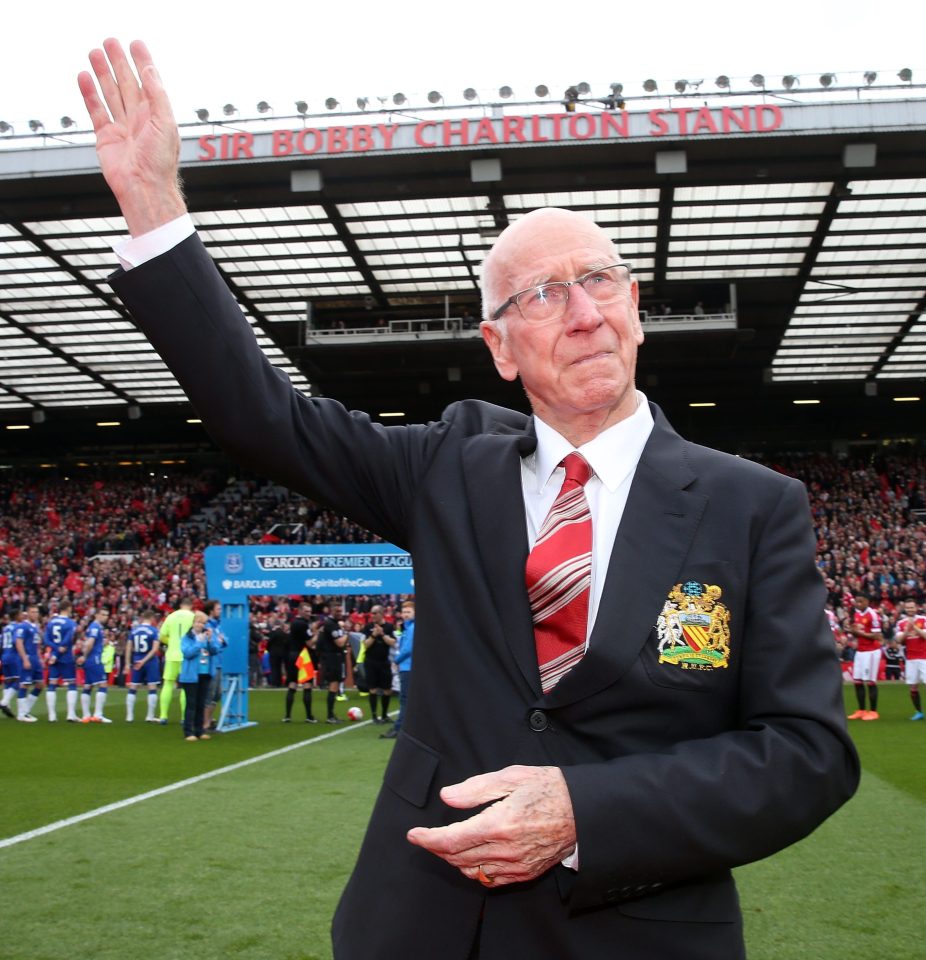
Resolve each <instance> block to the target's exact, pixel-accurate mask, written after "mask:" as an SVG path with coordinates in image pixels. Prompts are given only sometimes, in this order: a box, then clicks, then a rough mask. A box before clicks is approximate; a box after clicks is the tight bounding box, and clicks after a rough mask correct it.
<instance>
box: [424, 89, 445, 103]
mask: <svg viewBox="0 0 926 960" xmlns="http://www.w3.org/2000/svg"><path fill="white" fill-rule="evenodd" d="M443 99H444V98H443V97H442V96H441V95H440V91H439V90H432V91H431V92H430V93H429V94H428V103H440V102H441V100H443Z"/></svg>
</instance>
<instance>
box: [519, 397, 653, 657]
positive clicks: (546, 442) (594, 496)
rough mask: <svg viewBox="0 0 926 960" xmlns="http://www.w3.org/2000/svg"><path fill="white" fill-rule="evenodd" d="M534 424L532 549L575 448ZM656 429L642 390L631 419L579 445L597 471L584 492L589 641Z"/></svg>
mask: <svg viewBox="0 0 926 960" xmlns="http://www.w3.org/2000/svg"><path fill="white" fill-rule="evenodd" d="M534 424H535V426H536V430H537V449H536V450H535V451H534V452H533V453H531V454H529V455H528V456H526V457H524V458H523V459H522V460H521V489H522V491H523V493H524V510H525V512H526V514H527V539H528V548H533V546H534V541H535V540H536V539H537V531H538V530H539V529H540V527H541V526H542V525H543V521H544V520H545V519H546V516H547V514H548V513H549V512H550V507H552V506H553V501H554V500H555V499H556V497H557V494H558V493H559V491H560V487H562V485H563V480H564V479H565V477H566V470H565V469H564V468H563V467H561V466H560V465H559V464H560V463H561V462H562V460H563V458H564V457H565V456H566V455H567V454H570V453H572V452H573V451H575V450H576V448H575V447H573V445H572V444H571V443H570V442H569V441H568V440H566V438H565V437H562V436H561V435H560V434H558V433H557V432H556V431H555V430H554V429H553V428H552V427H550V426H548V425H547V424H546V423H544V422H543V420H541V419H540V418H539V417H537V416H535V417H534ZM652 429H653V415H652V414H651V413H650V409H649V404H648V403H647V401H646V397H645V396H644V395H643V394H642V393H640V391H639V390H638V391H637V409H636V410H635V411H634V412H633V413H632V414H631V415H630V416H629V417H627V418H626V419H624V420H621V421H620V422H619V423H615V424H614V426H613V427H608V429H607V430H605V431H604V432H603V433H599V434H598V436H597V437H595V439H594V440H590V441H589V442H588V443H585V444H583V445H582V446H581V447H579V448H578V452H579V453H581V454H582V456H583V457H584V458H585V459H586V461H587V462H588V465H589V466H590V467H591V468H592V470H593V471H594V476H593V477H591V478H590V479H589V481H588V482H587V483H586V484H585V496H586V499H587V500H588V508H589V512H590V513H591V515H592V586H591V591H590V594H589V599H588V633H587V634H586V638H585V641H586V645H587V644H588V638H589V637H590V636H591V633H592V627H593V626H594V625H595V617H596V616H597V614H598V605H599V603H600V602H601V593H602V591H603V590H604V581H605V576H606V575H607V572H608V563H609V561H610V559H611V547H612V546H613V545H614V538H615V537H616V536H617V528H618V526H620V522H621V517H622V516H623V515H624V506H625V505H626V503H627V494H628V493H629V492H630V484H631V482H632V481H633V475H634V473H635V472H636V469H637V464H638V463H639V461H640V455H641V454H642V453H643V447H644V446H645V445H646V441H647V440H648V439H649V435H650V432H651V431H652Z"/></svg>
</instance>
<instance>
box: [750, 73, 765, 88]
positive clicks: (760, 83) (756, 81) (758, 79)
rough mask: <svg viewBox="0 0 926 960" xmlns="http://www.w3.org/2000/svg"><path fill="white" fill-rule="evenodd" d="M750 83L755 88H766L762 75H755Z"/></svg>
mask: <svg viewBox="0 0 926 960" xmlns="http://www.w3.org/2000/svg"><path fill="white" fill-rule="evenodd" d="M749 82H750V83H751V84H752V85H753V86H754V87H764V86H765V77H764V76H762V74H761V73H754V74H753V75H752V76H751V77H750V78H749Z"/></svg>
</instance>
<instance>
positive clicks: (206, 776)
mask: <svg viewBox="0 0 926 960" xmlns="http://www.w3.org/2000/svg"><path fill="white" fill-rule="evenodd" d="M370 722H371V721H369V720H364V721H363V722H362V723H355V724H351V726H349V727H342V728H341V729H340V730H332V731H331V732H330V733H322V734H319V735H318V736H317V737H311V738H310V739H308V740H302V741H300V742H299V743H291V744H290V745H289V746H288V747H280V749H279V750H271V751H270V753H262V754H260V755H259V756H256V757H250V758H249V759H247V760H239V761H238V763H232V764H229V765H228V766H227V767H219V768H218V770H210V771H208V772H207V773H200V774H197V775H196V776H195V777H187V779H186V780H178V781H177V782H176V783H169V784H167V786H164V787H158V788H157V789H155V790H149V791H148V792H147V793H139V794H138V795H137V796H134V797H127V798H126V799H125V800H117V801H116V802H115V803H107V804H106V806H104V807H97V808H96V809H95V810H88V811H87V812H86V813H78V814H76V815H75V816H73V817H67V818H65V819H64V820H56V821H55V822H54V823H48V824H46V825H45V826H44V827H36V828H35V830H27V831H26V832H25V833H18V834H16V836H15V837H6V838H5V839H2V840H0V850H2V849H3V848H4V847H12V846H15V845H16V844H17V843H25V841H26V840H34V839H35V838H36V837H43V836H45V834H47V833H54V832H55V831H56V830H63V829H64V828H65V827H71V826H73V825H74V824H75V823H83V822H84V821H85V820H92V819H93V818H94V817H101V816H102V815H103V814H104V813H113V812H115V811H116V810H122V809H124V808H125V807H131V806H134V805H135V804H136V803H141V802H142V801H143V800H151V799H152V798H153V797H161V796H163V795H164V794H165V793H173V792H174V790H180V789H182V788H183V787H191V786H193V784H195V783H202V782H203V780H211V779H212V778H213V777H218V776H221V775H222V774H223V773H231V772H232V771H233V770H241V769H242V768H244V767H249V766H251V764H253V763H260V762H261V761H262V760H271V759H272V758H273V757H281V756H283V754H284V753H289V752H290V751H292V750H299V749H301V748H302V747H307V746H309V745H310V744H313V743H321V741H323V740H330V739H331V738H332V737H337V736H339V735H340V734H342V733H347V732H348V730H356V729H358V728H359V727H366V726H369V724H370Z"/></svg>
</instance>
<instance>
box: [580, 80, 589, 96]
mask: <svg viewBox="0 0 926 960" xmlns="http://www.w3.org/2000/svg"><path fill="white" fill-rule="evenodd" d="M576 89H577V90H578V91H579V93H580V95H581V96H583V97H584V96H585V95H586V94H588V93H591V92H592V88H591V87H590V86H589V85H588V84H587V83H586V82H585V81H584V80H583V81H582V83H580V84H577V86H576Z"/></svg>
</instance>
